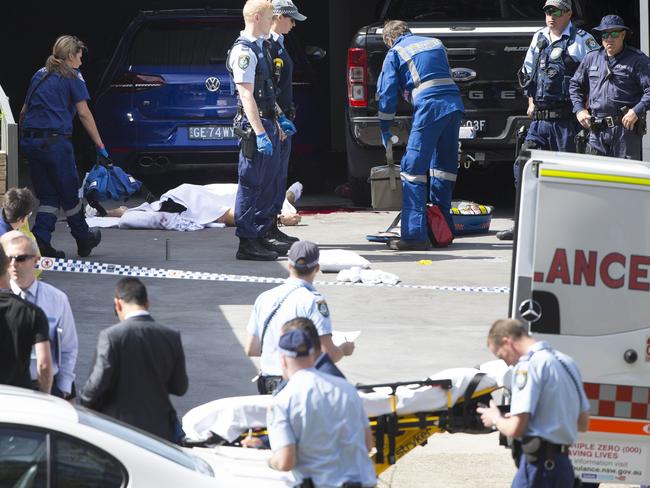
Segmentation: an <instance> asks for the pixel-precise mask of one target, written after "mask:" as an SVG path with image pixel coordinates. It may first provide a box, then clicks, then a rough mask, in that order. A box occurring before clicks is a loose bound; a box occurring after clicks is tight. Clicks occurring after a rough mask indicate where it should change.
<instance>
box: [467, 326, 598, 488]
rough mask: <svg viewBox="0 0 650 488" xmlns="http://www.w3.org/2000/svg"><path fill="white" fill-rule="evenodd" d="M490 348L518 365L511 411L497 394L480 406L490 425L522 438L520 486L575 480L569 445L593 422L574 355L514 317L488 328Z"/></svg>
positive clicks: (569, 485) (568, 485) (516, 486)
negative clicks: (504, 412)
mask: <svg viewBox="0 0 650 488" xmlns="http://www.w3.org/2000/svg"><path fill="white" fill-rule="evenodd" d="M488 348H489V349H490V351H491V352H492V353H493V354H494V355H495V356H496V357H498V358H499V359H502V360H503V361H505V362H506V363H507V364H508V365H509V366H515V368H514V371H513V377H512V378H513V380H512V386H511V394H512V397H511V405H510V416H509V417H504V416H502V415H501V412H500V410H499V409H498V408H497V406H496V404H495V402H494V400H492V401H491V402H490V406H489V407H483V408H481V407H480V408H478V409H477V411H478V413H479V414H480V415H481V420H482V421H483V424H484V425H485V426H486V427H492V428H493V429H494V430H498V431H499V432H501V433H502V434H503V435H505V436H508V437H514V438H517V439H520V440H521V442H522V450H523V453H522V455H521V459H520V461H519V465H518V470H517V474H516V475H515V478H514V480H513V482H512V486H513V487H514V488H527V487H530V488H532V487H535V488H546V487H548V488H551V487H566V488H572V487H573V486H574V478H575V476H574V473H573V466H572V465H571V461H570V459H569V446H570V445H571V444H573V443H574V442H575V440H576V436H577V433H578V431H580V432H585V431H586V430H587V426H588V423H589V408H590V407H589V401H588V400H587V396H586V395H585V392H584V388H583V385H582V379H581V376H580V371H578V367H577V366H576V364H575V362H574V361H573V359H571V358H570V357H569V356H567V355H566V354H563V353H561V352H559V351H555V350H553V349H552V348H551V346H549V345H548V343H547V342H546V341H539V342H538V341H536V340H535V339H533V338H532V337H530V336H529V335H528V330H527V327H526V326H524V324H522V323H521V322H519V321H518V320H514V319H502V320H497V321H496V322H494V324H492V327H491V328H490V332H489V334H488Z"/></svg>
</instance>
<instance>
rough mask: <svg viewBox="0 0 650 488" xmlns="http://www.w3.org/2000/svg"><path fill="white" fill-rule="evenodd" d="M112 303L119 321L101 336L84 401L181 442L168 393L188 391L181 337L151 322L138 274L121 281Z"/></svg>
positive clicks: (145, 428) (102, 410) (105, 412)
mask: <svg viewBox="0 0 650 488" xmlns="http://www.w3.org/2000/svg"><path fill="white" fill-rule="evenodd" d="M114 303H115V313H116V314H117V316H118V317H119V319H120V320H121V322H120V323H118V324H116V325H113V326H112V327H109V328H108V329H104V330H103V331H101V332H100V334H99V339H98V343H97V357H96V360H95V366H94V367H93V370H92V372H91V373H90V377H89V378H88V381H87V382H86V385H85V386H84V388H83V391H82V392H81V395H80V399H81V404H82V405H84V406H86V407H88V408H91V409H93V410H97V411H99V412H102V413H104V414H106V415H109V416H111V417H114V418H116V419H119V420H121V421H123V422H126V423H129V424H131V425H134V426H136V427H138V428H140V429H143V430H146V431H147V432H151V433H152V434H156V435H157V436H159V437H162V438H163V439H167V440H170V441H178V434H177V432H176V431H177V427H178V421H177V416H176V411H175V410H174V407H173V406H172V404H171V402H170V401H169V394H170V393H172V394H174V395H179V396H180V395H184V394H185V392H186V391H187V387H188V379H187V372H186V370H185V353H184V352H183V344H182V343H181V335H180V333H179V332H178V331H176V330H173V329H170V328H168V327H165V326H162V325H160V324H157V323H156V322H155V321H154V320H153V318H152V317H151V315H150V314H149V311H148V309H149V300H148V298H147V289H146V288H145V286H144V284H142V282H141V281H140V280H138V279H137V278H122V279H121V280H120V281H118V283H117V287H116V289H115V299H114Z"/></svg>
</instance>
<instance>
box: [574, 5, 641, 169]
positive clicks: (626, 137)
mask: <svg viewBox="0 0 650 488" xmlns="http://www.w3.org/2000/svg"><path fill="white" fill-rule="evenodd" d="M593 32H594V35H595V36H596V37H600V39H601V42H602V46H603V47H602V48H600V49H599V50H598V51H593V52H591V53H589V54H588V55H587V57H585V59H584V60H583V61H582V63H581V64H580V66H579V67H578V70H577V71H576V73H575V75H574V76H573V78H572V79H571V85H570V92H571V101H572V102H573V111H574V112H575V114H576V118H577V119H578V122H580V124H581V125H582V126H583V127H584V128H586V129H589V130H590V131H591V133H590V135H589V144H588V148H589V149H588V151H589V152H590V153H591V154H599V155H601V156H613V157H617V158H627V159H639V160H640V159H641V140H642V138H643V135H644V134H645V125H646V124H645V117H646V112H647V110H648V108H650V59H649V58H648V56H646V55H645V54H644V53H642V52H641V51H639V50H638V49H636V48H634V47H632V46H629V45H626V44H625V40H626V39H627V38H628V37H629V36H630V35H631V34H632V31H631V30H630V28H629V27H626V26H625V22H624V21H623V19H622V18H621V17H619V16H618V15H606V16H605V17H603V18H602V20H601V22H600V25H599V26H598V27H596V28H595V29H593ZM586 107H589V108H586Z"/></svg>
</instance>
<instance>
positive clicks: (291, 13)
mask: <svg viewBox="0 0 650 488" xmlns="http://www.w3.org/2000/svg"><path fill="white" fill-rule="evenodd" d="M273 15H284V16H286V17H292V18H294V19H296V20H299V21H302V20H306V19H307V17H305V16H304V15H302V14H301V13H300V12H298V7H296V6H295V5H294V4H293V2H292V1H291V0H276V1H274V2H273Z"/></svg>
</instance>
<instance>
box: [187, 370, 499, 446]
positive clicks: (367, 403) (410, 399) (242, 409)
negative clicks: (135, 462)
mask: <svg viewBox="0 0 650 488" xmlns="http://www.w3.org/2000/svg"><path fill="white" fill-rule="evenodd" d="M476 373H479V370H478V369H474V368H452V369H445V370H444V371H440V372H439V373H436V374H435V375H432V376H431V377H430V378H431V379H449V380H451V382H452V387H451V398H452V404H455V403H456V402H457V401H458V400H459V399H460V398H461V397H462V396H463V395H464V394H465V391H466V390H467V386H468V385H469V383H470V381H472V379H473V378H474V376H475V375H476ZM496 388H497V380H496V379H495V378H492V377H491V376H489V375H487V374H486V375H485V376H484V377H483V378H482V379H481V381H480V382H479V384H478V386H477V388H476V390H475V392H479V391H482V390H488V389H489V390H493V389H496ZM390 392H391V390H390V388H379V389H377V390H376V391H373V392H372V393H364V392H359V396H360V397H361V398H362V400H363V404H364V408H365V410H366V414H367V415H368V417H376V416H378V415H383V414H386V413H390V412H391V411H392V409H391V398H390ZM396 393H397V413H398V414H399V415H407V414H411V413H416V412H435V411H440V410H446V409H447V390H445V389H442V388H439V387H431V386H422V387H417V388H413V389H411V388H409V387H407V386H400V387H398V388H397V392H396ZM271 398H272V396H271V395H251V396H244V397H234V398H222V399H220V400H215V401H213V402H210V403H206V404H203V405H199V406H198V407H195V408H193V409H192V410H190V411H189V412H187V414H185V416H184V417H183V430H184V431H185V432H186V434H187V436H188V437H189V438H191V439H204V438H206V437H208V435H209V433H210V432H214V433H215V434H217V435H219V436H221V437H223V438H224V439H226V440H227V441H229V442H232V441H234V440H236V439H237V438H238V437H239V436H240V435H241V434H242V433H244V432H246V431H247V430H248V429H250V428H254V429H257V428H260V427H264V426H266V410H267V408H268V407H269V405H270V404H271Z"/></svg>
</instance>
